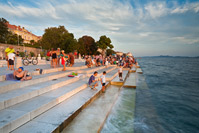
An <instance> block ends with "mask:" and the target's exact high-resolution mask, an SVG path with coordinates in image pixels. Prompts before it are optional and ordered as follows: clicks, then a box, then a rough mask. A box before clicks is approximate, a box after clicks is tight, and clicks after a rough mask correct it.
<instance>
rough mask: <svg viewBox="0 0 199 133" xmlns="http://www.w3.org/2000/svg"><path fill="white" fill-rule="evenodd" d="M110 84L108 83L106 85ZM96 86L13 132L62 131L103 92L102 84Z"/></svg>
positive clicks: (84, 90) (77, 94)
mask: <svg viewBox="0 0 199 133" xmlns="http://www.w3.org/2000/svg"><path fill="white" fill-rule="evenodd" d="M108 85H109V84H108V83H107V84H106V87H107V86H108ZM96 88H97V90H96V91H95V90H91V89H90V88H89V87H87V88H86V89H83V90H82V91H80V92H79V93H76V94H75V95H73V96H72V97H70V98H69V99H67V100H65V101H63V102H62V103H60V104H58V105H56V106H54V107H53V108H51V109H49V110H48V111H46V112H44V113H43V114H41V115H39V116H38V117H36V118H34V119H32V120H31V121H29V122H28V123H26V124H24V125H22V126H21V127H19V128H17V129H16V130H14V131H13V133H23V132H24V133H26V132H28V133H33V132H61V131H62V130H63V129H64V128H65V127H66V126H67V125H68V124H69V123H70V122H71V121H72V120H73V119H74V118H75V117H76V116H77V115H78V114H79V113H80V112H81V111H82V110H83V109H84V108H86V106H88V105H89V103H91V102H93V101H94V100H95V99H96V98H97V97H98V96H99V95H100V94H101V85H99V86H98V87H96ZM55 112H56V113H55ZM90 115H91V114H90ZM88 117H89V116H88Z"/></svg>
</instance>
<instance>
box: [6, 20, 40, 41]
mask: <svg viewBox="0 0 199 133" xmlns="http://www.w3.org/2000/svg"><path fill="white" fill-rule="evenodd" d="M6 25H7V27H8V28H9V29H11V30H19V31H23V32H26V33H28V34H31V35H32V36H35V37H38V38H41V36H36V35H35V34H33V33H31V32H29V31H28V30H26V29H25V28H24V27H22V28H21V26H16V25H11V24H10V23H9V22H7V23H6Z"/></svg>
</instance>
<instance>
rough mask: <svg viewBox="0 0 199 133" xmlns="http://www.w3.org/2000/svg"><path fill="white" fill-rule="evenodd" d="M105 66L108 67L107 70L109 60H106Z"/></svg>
mask: <svg viewBox="0 0 199 133" xmlns="http://www.w3.org/2000/svg"><path fill="white" fill-rule="evenodd" d="M105 66H106V68H107V67H108V59H107V58H106V60H105Z"/></svg>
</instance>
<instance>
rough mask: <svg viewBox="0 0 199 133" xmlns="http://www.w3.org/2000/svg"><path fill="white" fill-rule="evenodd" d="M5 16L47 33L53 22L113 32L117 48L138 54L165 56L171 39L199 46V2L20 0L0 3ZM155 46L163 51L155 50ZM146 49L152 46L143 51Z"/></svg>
mask: <svg viewBox="0 0 199 133" xmlns="http://www.w3.org/2000/svg"><path fill="white" fill-rule="evenodd" d="M168 3H169V4H170V5H169V4H168ZM5 9H6V10H5ZM0 15H1V16H2V17H4V18H6V19H7V20H8V21H10V23H11V24H16V25H21V26H23V27H25V28H26V29H28V30H30V31H32V32H33V33H35V34H37V35H42V34H43V33H44V29H45V28H47V27H51V26H59V25H64V26H65V27H66V29H67V30H69V32H72V33H74V35H75V37H76V38H77V39H78V38H79V37H81V36H83V35H90V36H92V37H94V39H95V40H98V39H99V37H100V36H101V35H107V36H108V37H110V38H111V40H112V43H113V44H114V46H115V50H124V51H125V52H128V50H133V51H131V52H133V53H135V54H136V55H147V54H150V55H151V54H154V55H159V54H161V53H160V52H161V51H164V50H163V49H165V48H166V47H168V46H170V44H173V45H172V47H173V49H175V48H176V49H177V47H178V46H179V45H191V44H194V45H199V41H198V38H199V36H198V35H199V28H198V27H199V24H198V21H199V2H187V1H185V2H184V3H183V4H179V3H178V2H177V1H156V0H155V1H148V2H146V3H141V2H140V1H131V0H127V1H119V0H83V1H82V0H68V1H67V2H66V1H64V0H60V1H56V0H50V1H48V0H43V1H39V0H35V1H30V2H29V3H28V2H27V3H21V2H20V1H17V0H16V1H12V2H9V1H8V2H4V3H3V2H2V3H1V2H0ZM187 18H188V19H187ZM196 21H197V22H196ZM158 46H159V47H158ZM155 47H158V48H159V51H160V52H159V51H158V50H155V52H153V51H154V48H155ZM143 48H144V49H147V50H143V52H141V49H143ZM182 48H183V47H182ZM196 48H198V47H196ZM191 50H192V49H190V50H189V51H188V49H187V55H196V54H195V53H194V54H193V53H192V52H191ZM198 50H199V48H198ZM168 53H170V52H169V51H168ZM198 53H199V52H198ZM175 54H176V53H175ZM177 54H179V55H180V54H181V53H177Z"/></svg>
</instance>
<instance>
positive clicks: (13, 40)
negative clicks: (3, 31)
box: [6, 32, 23, 45]
mask: <svg viewBox="0 0 199 133" xmlns="http://www.w3.org/2000/svg"><path fill="white" fill-rule="evenodd" d="M6 38H7V39H6V40H7V43H8V44H15V45H17V44H18V39H19V44H22V43H23V38H22V37H21V36H20V35H19V36H18V35H17V34H12V33H11V32H9V33H8V34H7V37H6Z"/></svg>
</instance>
